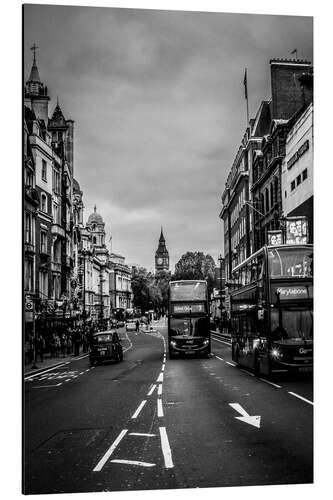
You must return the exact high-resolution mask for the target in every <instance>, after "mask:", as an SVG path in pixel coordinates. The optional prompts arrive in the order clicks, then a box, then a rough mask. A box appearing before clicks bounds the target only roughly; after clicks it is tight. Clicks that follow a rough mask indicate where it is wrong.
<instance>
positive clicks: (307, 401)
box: [288, 391, 313, 406]
mask: <svg viewBox="0 0 333 500" xmlns="http://www.w3.org/2000/svg"><path fill="white" fill-rule="evenodd" d="M288 393H289V394H291V395H292V396H295V398H298V399H301V400H302V401H305V402H306V403H309V405H312V406H313V401H310V400H309V399H306V398H303V396H300V395H299V394H296V392H291V391H288Z"/></svg>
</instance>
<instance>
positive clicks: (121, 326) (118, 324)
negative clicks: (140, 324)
mask: <svg viewBox="0 0 333 500" xmlns="http://www.w3.org/2000/svg"><path fill="white" fill-rule="evenodd" d="M124 326H125V321H123V320H122V319H121V320H118V321H117V328H123V327H124Z"/></svg>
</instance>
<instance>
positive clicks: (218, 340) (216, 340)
mask: <svg viewBox="0 0 333 500" xmlns="http://www.w3.org/2000/svg"><path fill="white" fill-rule="evenodd" d="M212 339H213V340H215V342H221V344H226V345H231V342H226V341H225V340H220V339H216V338H214V337H213V336H212Z"/></svg>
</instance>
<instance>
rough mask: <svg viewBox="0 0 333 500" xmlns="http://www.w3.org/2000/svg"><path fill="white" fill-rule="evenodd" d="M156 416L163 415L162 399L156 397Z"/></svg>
mask: <svg viewBox="0 0 333 500" xmlns="http://www.w3.org/2000/svg"><path fill="white" fill-rule="evenodd" d="M157 416H158V417H163V416H164V413H163V406H162V399H161V398H158V399H157Z"/></svg>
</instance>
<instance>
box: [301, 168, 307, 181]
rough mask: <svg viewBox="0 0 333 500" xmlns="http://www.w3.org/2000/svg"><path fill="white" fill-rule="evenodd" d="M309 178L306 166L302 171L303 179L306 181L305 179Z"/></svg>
mask: <svg viewBox="0 0 333 500" xmlns="http://www.w3.org/2000/svg"><path fill="white" fill-rule="evenodd" d="M307 178H308V169H307V168H306V169H305V170H303V172H302V179H303V181H305V179H307Z"/></svg>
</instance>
